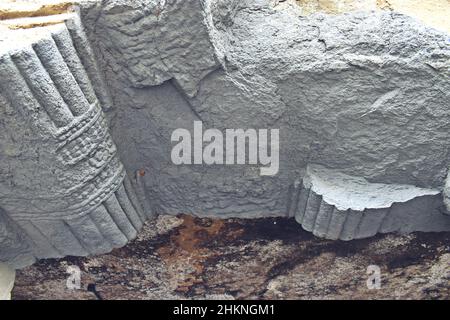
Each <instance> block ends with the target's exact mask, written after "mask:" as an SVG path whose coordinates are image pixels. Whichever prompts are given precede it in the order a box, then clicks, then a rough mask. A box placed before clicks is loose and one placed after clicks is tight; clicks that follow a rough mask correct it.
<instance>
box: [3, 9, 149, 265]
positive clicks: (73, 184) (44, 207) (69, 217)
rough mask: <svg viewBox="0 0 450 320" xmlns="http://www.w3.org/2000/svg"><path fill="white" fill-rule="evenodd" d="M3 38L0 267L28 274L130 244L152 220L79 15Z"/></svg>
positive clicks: (15, 32) (16, 32)
mask: <svg viewBox="0 0 450 320" xmlns="http://www.w3.org/2000/svg"><path fill="white" fill-rule="evenodd" d="M7 32H8V31H7ZM4 38H5V42H6V45H5V47H4V48H3V49H2V50H1V56H0V88H1V95H0V108H1V109H0V114H1V119H2V121H1V122H0V126H1V130H2V140H1V149H0V152H1V153H0V158H1V160H2V161H1V163H0V208H1V211H0V220H1V221H0V230H2V231H1V232H0V243H1V244H2V246H1V248H2V250H1V251H0V261H6V262H8V263H10V264H11V265H12V266H14V267H22V266H24V265H28V264H30V262H32V261H33V260H35V259H42V258H49V257H63V256H66V255H80V256H85V255H89V254H99V253H106V252H109V251H111V250H112V249H113V248H117V247H121V246H123V245H125V244H126V243H127V242H128V241H129V240H131V239H133V238H135V237H136V235H137V232H138V231H139V230H140V229H141V227H142V225H143V222H144V221H145V219H146V218H147V216H146V214H145V213H144V211H143V209H142V207H141V205H140V201H139V200H138V199H137V196H136V194H135V191H134V186H133V185H132V182H131V181H130V179H129V178H128V177H127V175H126V173H125V171H124V168H123V165H122V163H121V161H120V160H119V158H118V156H117V149H116V146H115V144H114V142H113V141H112V139H111V136H110V134H109V129H108V122H107V120H106V118H105V114H104V112H103V111H102V109H103V110H109V109H110V108H111V107H112V104H111V100H110V98H109V96H108V93H107V90H106V88H105V85H104V82H103V79H102V78H101V73H100V72H99V69H98V67H97V62H96V58H95V57H94V55H93V52H92V50H91V48H90V45H89V42H88V40H87V38H86V36H85V35H84V31H83V29H82V27H81V25H80V24H79V22H77V19H76V16H73V17H71V18H69V19H68V20H67V21H66V23H59V24H56V25H52V26H48V27H45V28H39V29H38V30H36V29H33V30H21V31H14V33H11V35H10V36H9V37H8V34H7V35H6V36H4ZM17 38H18V39H19V41H17V40H16V39H17Z"/></svg>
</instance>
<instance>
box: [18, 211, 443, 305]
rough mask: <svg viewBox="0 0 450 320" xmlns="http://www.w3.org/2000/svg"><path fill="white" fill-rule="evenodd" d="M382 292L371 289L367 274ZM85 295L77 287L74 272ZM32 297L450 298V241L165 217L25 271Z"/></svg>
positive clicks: (22, 286) (278, 221)
mask: <svg viewBox="0 0 450 320" xmlns="http://www.w3.org/2000/svg"><path fill="white" fill-rule="evenodd" d="M370 265H377V266H379V267H380V269H381V288H380V289H378V290H377V289H372V290H369V289H368V288H367V284H366V282H367V279H368V277H369V276H370V275H368V274H367V268H368V266H370ZM69 266H77V267H79V268H80V270H81V289H80V290H69V289H67V285H66V282H67V278H68V276H69V274H68V273H67V268H68V267H69ZM12 298H13V299H16V300H22V299H105V300H107V299H108V300H109V299H450V233H435V234H431V233H429V234H425V233H415V234H410V235H393V234H389V235H381V236H376V237H374V238H371V239H364V240H354V241H350V242H342V241H328V240H321V239H318V238H315V237H314V236H313V235H311V234H310V233H308V232H305V231H303V230H302V229H301V227H300V226H299V225H298V224H296V223H295V222H294V221H293V220H290V219H284V218H269V219H258V220H241V219H229V220H214V219H200V218H193V217H189V216H178V217H170V216H161V217H159V218H158V219H156V220H155V221H152V222H148V223H147V224H146V225H145V227H144V229H143V230H142V231H141V232H140V234H139V236H138V238H137V239H136V240H134V241H132V242H131V243H130V244H128V245H127V246H126V247H124V248H121V249H116V250H114V251H113V252H111V253H109V254H106V255H103V256H96V257H86V258H84V257H82V258H78V257H67V258H64V259H50V260H43V261H40V262H38V263H37V264H35V265H33V266H31V267H28V268H26V269H24V270H20V271H18V272H17V277H16V285H15V288H14V290H13V292H12Z"/></svg>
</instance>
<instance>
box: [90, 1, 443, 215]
mask: <svg viewBox="0 0 450 320" xmlns="http://www.w3.org/2000/svg"><path fill="white" fill-rule="evenodd" d="M199 3H200V4H201V5H198V4H199ZM143 4H146V6H145V8H148V10H147V11H145V13H144V10H143V9H140V6H143ZM272 4H273V1H255V0H246V1H242V0H239V1H237V0H226V1H225V0H214V1H212V0H211V1H166V2H163V1H161V2H160V1H151V0H147V1H140V2H130V1H126V0H121V1H105V2H104V3H102V4H98V5H94V6H93V5H92V4H90V5H88V6H86V8H85V9H83V10H82V20H83V21H84V23H85V25H86V26H89V27H88V30H87V34H88V37H89V38H90V40H91V41H92V42H93V43H95V44H96V45H95V46H94V48H95V50H96V52H97V54H98V56H100V57H102V59H100V62H101V64H102V69H103V70H104V71H105V74H106V78H107V79H108V85H109V86H110V87H111V94H112V97H113V101H114V103H115V105H116V106H120V108H119V107H118V108H115V109H114V110H113V111H112V113H114V115H115V117H113V120H112V123H111V133H112V136H113V138H114V141H115V142H116V143H117V145H118V149H119V154H120V155H121V158H122V159H124V165H125V167H126V168H127V170H128V171H130V172H135V171H137V170H139V169H141V168H144V169H145V171H146V172H147V174H146V175H145V176H144V177H143V178H142V180H143V181H145V185H146V186H147V187H146V190H147V193H148V196H149V197H150V198H151V199H152V200H153V202H152V203H153V204H154V206H155V208H156V211H158V212H160V213H170V214H177V213H179V212H184V213H190V214H196V215H201V216H207V215H218V216H221V217H230V216H234V217H260V216H279V215H285V214H286V211H287V207H288V199H289V194H290V193H289V188H290V186H291V185H293V183H294V182H295V179H297V178H300V179H301V178H302V176H303V175H304V174H305V170H306V166H307V165H308V164H320V165H323V166H325V167H327V168H329V169H334V170H337V171H338V172H342V173H343V174H348V175H351V176H355V177H361V178H364V179H366V180H367V181H368V182H370V183H382V184H395V185H398V184H402V185H409V186H411V187H418V188H431V189H435V190H438V191H439V192H440V193H441V192H442V191H443V188H444V184H445V178H446V176H447V172H448V168H449V164H450V149H449V143H448V141H450V130H449V128H450V108H449V101H450V99H449V98H450V97H449V92H450V81H449V76H448V66H449V61H450V46H449V42H448V34H447V33H445V32H442V31H438V30H435V29H431V28H428V27H426V26H424V25H423V24H421V23H420V22H419V21H417V20H414V19H412V18H410V17H408V16H405V15H402V14H398V13H394V12H387V11H379V12H354V13H348V14H341V15H325V14H313V15H310V16H308V17H303V16H299V15H298V13H297V11H295V10H291V7H286V8H284V9H283V8H280V7H279V6H276V7H275V8H274V7H273V6H272ZM158 6H159V7H158ZM158 8H159V9H158ZM192 10H194V11H195V10H200V12H196V13H191V11H192ZM161 12H163V13H164V12H173V13H178V12H183V13H184V14H181V15H178V14H173V15H171V16H170V18H169V17H167V19H173V20H171V21H172V22H173V25H177V26H179V27H178V28H176V30H172V29H170V28H169V26H168V25H166V24H162V23H161V28H162V27H164V31H165V32H162V33H157V34H158V37H157V39H158V40H157V41H156V40H155V41H152V42H151V43H150V41H148V42H149V44H148V45H147V46H145V48H146V49H145V50H144V49H142V47H143V45H142V43H143V42H145V41H147V40H145V39H152V40H153V39H155V38H154V37H156V36H154V35H153V31H151V29H152V28H150V27H149V23H150V22H151V21H155V20H158V17H160V14H161ZM194 15H195V16H201V17H209V18H208V19H206V20H207V21H209V22H208V23H203V22H204V20H202V19H200V20H198V19H197V20H195V21H199V22H196V23H193V22H192V20H191V17H192V16H194ZM161 21H162V20H161ZM187 24H189V25H190V26H191V28H188V29H183V28H182V27H181V26H185V25H187ZM152 26H153V25H152ZM119 30H120V31H119ZM192 30H196V31H195V34H202V37H203V36H207V37H209V39H210V40H209V41H204V40H202V41H200V42H197V46H195V45H193V44H191V43H190V44H189V45H186V46H184V45H183V46H181V45H180V46H176V45H173V46H171V47H170V48H169V49H168V48H167V47H166V49H164V50H159V52H157V51H156V49H155V50H153V49H152V50H153V51H151V52H152V54H151V55H150V54H145V56H143V55H144V52H145V51H146V50H147V51H149V50H150V49H151V48H153V47H154V46H156V44H159V43H161V42H162V43H165V42H167V43H171V44H173V43H178V41H181V42H180V43H182V41H183V40H175V39H180V38H181V39H183V37H184V36H186V37H187V38H188V39H191V41H194V42H195V41H197V38H195V37H192V33H193V31H192ZM150 35H152V36H151V37H150ZM149 37H150V38H149ZM122 43H127V44H129V46H128V47H127V46H126V45H123V46H122V45H121V44H122ZM119 47H120V48H119ZM158 48H160V47H158ZM200 48H202V50H201V51H203V52H205V57H206V56H208V57H211V59H209V60H208V61H210V62H211V63H206V62H205V60H198V62H197V63H195V64H191V63H189V62H187V61H186V60H187V57H192V55H193V54H194V53H195V54H197V53H198V50H200ZM119 49H120V50H119ZM119 52H120V54H119ZM149 52H150V51H149ZM214 54H215V55H216V58H212V55H214ZM123 56H126V57H127V58H126V59H123V58H122V57H123ZM168 56H170V61H171V62H170V66H177V68H179V69H177V70H183V71H182V72H185V76H186V77H188V76H189V77H190V76H192V75H197V76H196V77H195V79H196V80H195V81H191V82H190V83H191V84H192V86H194V84H195V85H196V87H197V88H198V89H197V90H196V91H189V90H186V89H183V87H182V86H180V81H179V80H177V79H178V78H177V77H179V74H175V73H173V72H169V75H166V76H164V77H156V74H157V72H159V70H162V69H161V68H162V67H161V66H162V65H164V64H161V63H159V62H158V63H157V61H163V60H165V59H166V58H167V57H168ZM216 60H217V61H220V64H216V63H214V62H213V61H216ZM164 70H166V69H164ZM202 70H208V73H202ZM141 78H143V79H146V80H147V82H146V83H144V82H142V81H137V80H136V79H141ZM150 79H159V80H158V81H156V82H151V83H150V82H149V81H150ZM165 80H167V81H165ZM164 81H165V82H164ZM195 92H196V93H195ZM194 120H202V121H203V124H204V128H205V129H207V128H217V129H220V130H224V129H228V128H243V129H245V128H267V129H270V128H279V129H280V141H281V145H280V172H279V174H278V175H277V176H275V177H261V176H259V173H258V172H259V170H258V169H259V168H257V167H254V166H253V167H252V166H209V167H208V166H175V165H173V164H172V163H171V159H170V151H171V146H172V144H171V142H170V136H171V133H172V132H173V130H174V129H177V128H187V129H192V123H193V121H194ZM441 202H442V200H441ZM441 204H442V203H441ZM426 210H428V209H426ZM426 210H425V211H426Z"/></svg>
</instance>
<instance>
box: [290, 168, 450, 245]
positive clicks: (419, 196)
mask: <svg viewBox="0 0 450 320" xmlns="http://www.w3.org/2000/svg"><path fill="white" fill-rule="evenodd" d="M441 206H442V199H441V195H440V192H439V190H433V189H423V188H417V187H413V186H408V185H395V184H389V185H387V184H380V183H369V182H367V180H365V179H362V178H358V177H352V176H349V175H346V174H342V173H339V172H336V171H335V170H329V169H325V168H323V167H321V166H308V169H307V173H306V175H305V177H304V178H303V181H301V182H297V183H296V184H295V185H294V188H293V189H292V195H291V202H290V206H289V215H290V216H295V219H296V221H297V222H298V223H300V224H301V225H302V226H303V228H304V229H305V230H307V231H310V232H313V233H314V235H316V236H318V237H323V238H327V239H333V240H337V239H340V240H353V239H361V238H367V237H372V236H374V235H376V234H377V233H387V232H401V233H406V232H411V231H417V230H421V231H445V230H448V229H449V228H450V219H448V217H447V216H445V215H444V212H443V208H441Z"/></svg>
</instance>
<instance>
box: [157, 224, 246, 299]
mask: <svg viewBox="0 0 450 320" xmlns="http://www.w3.org/2000/svg"><path fill="white" fill-rule="evenodd" d="M183 220H184V222H183V224H182V225H181V226H180V227H179V229H178V230H177V232H176V233H174V234H173V235H172V236H171V238H170V241H169V242H168V244H167V245H166V246H163V247H160V248H159V249H157V252H158V254H159V256H160V257H161V259H162V260H163V261H164V262H165V263H166V264H167V266H168V270H169V272H172V273H173V274H174V277H175V278H177V280H176V283H177V288H176V291H179V292H187V291H189V290H190V288H191V287H192V286H194V285H196V284H200V283H202V282H203V278H202V276H203V272H204V271H205V267H206V262H207V260H208V259H210V258H214V257H215V256H217V255H218V253H217V251H214V250H211V249H210V248H209V247H208V245H209V244H211V243H212V242H213V241H215V240H216V239H220V240H223V239H230V240H231V239H235V238H237V237H238V236H239V235H240V234H242V232H243V230H240V231H239V230H227V228H226V222H225V221H224V220H215V219H200V218H195V217H191V216H183Z"/></svg>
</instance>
